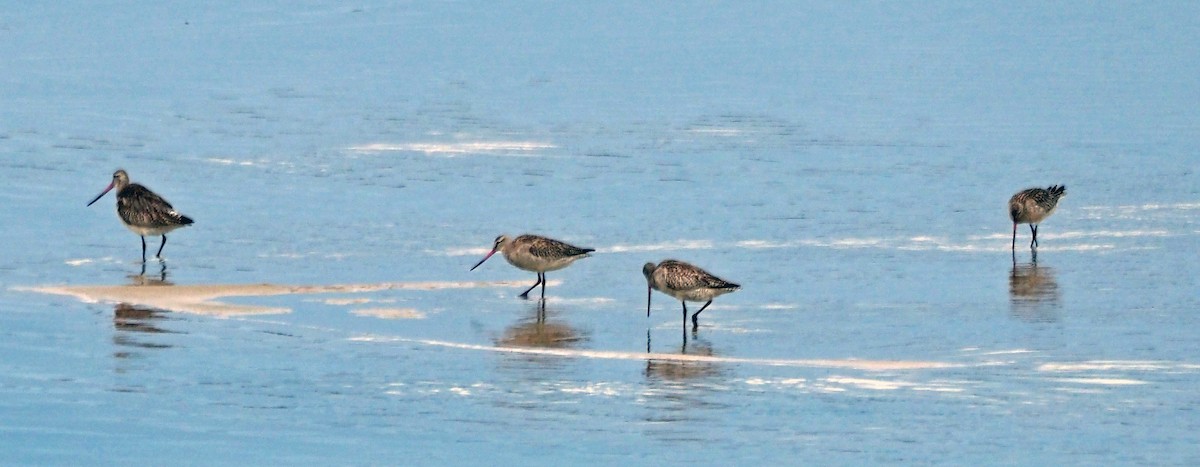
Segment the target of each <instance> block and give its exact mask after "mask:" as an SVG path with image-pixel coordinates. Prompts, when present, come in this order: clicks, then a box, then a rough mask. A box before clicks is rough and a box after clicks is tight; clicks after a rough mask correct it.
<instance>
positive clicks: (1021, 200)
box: [1008, 185, 1067, 252]
mask: <svg viewBox="0 0 1200 467" xmlns="http://www.w3.org/2000/svg"><path fill="white" fill-rule="evenodd" d="M1066 195H1067V187H1066V185H1061V186H1060V185H1052V186H1050V187H1048V188H1029V189H1025V190H1021V191H1020V192H1018V193H1017V194H1015V195H1013V196H1012V198H1010V199H1009V200H1008V217H1009V218H1011V219H1012V222H1013V236H1012V249H1013V251H1014V252H1015V251H1017V224H1029V230H1030V231H1031V232H1033V240H1032V241H1030V242H1029V248H1033V249H1037V244H1038V241H1037V229H1038V223H1039V222H1042V220H1044V219H1046V218H1047V217H1050V215H1051V214H1054V209H1055V208H1057V207H1058V200H1059V199H1062V197H1063V196H1066Z"/></svg>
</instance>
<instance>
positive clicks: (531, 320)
mask: <svg viewBox="0 0 1200 467" xmlns="http://www.w3.org/2000/svg"><path fill="white" fill-rule="evenodd" d="M535 308H536V310H535V311H534V316H531V317H527V318H523V319H521V320H520V321H518V322H517V324H514V325H512V326H509V327H508V329H505V330H504V335H503V336H501V337H500V338H499V339H497V340H496V344H497V345H499V346H502V347H542V348H551V349H564V348H572V347H574V346H575V345H576V344H579V343H580V342H584V341H586V340H587V338H586V337H585V336H584V335H583V334H581V333H580V332H579V331H577V330H576V329H575V328H572V327H571V326H569V325H567V324H566V323H562V322H554V321H548V320H547V319H546V314H547V313H546V307H545V302H540V303H539V304H538V305H537V306H536V307H535Z"/></svg>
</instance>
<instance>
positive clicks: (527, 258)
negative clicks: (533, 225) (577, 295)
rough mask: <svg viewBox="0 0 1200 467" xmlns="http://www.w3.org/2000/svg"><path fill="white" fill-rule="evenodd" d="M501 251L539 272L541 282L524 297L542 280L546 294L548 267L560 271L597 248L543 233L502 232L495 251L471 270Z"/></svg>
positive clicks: (510, 259) (520, 265) (519, 265)
mask: <svg viewBox="0 0 1200 467" xmlns="http://www.w3.org/2000/svg"><path fill="white" fill-rule="evenodd" d="M497 251H499V252H501V253H503V254H504V259H505V260H507V261H508V264H511V265H513V266H516V267H517V268H518V269H524V270H526V271H530V272H536V273H537V282H534V283H533V286H532V287H530V288H529V289H528V290H526V291H525V292H523V293H521V298H529V292H532V291H533V289H534V287H537V286H538V284H541V286H542V298H546V271H557V270H559V269H562V268H565V267H567V266H570V265H571V263H573V262H575V260H577V259H580V258H586V257H588V256H590V255H589V254H588V253H591V252H593V251H596V250H594V249H592V248H580V247H577V246H573V245H569V244H567V243H563V242H560V241H558V240H555V239H553V238H546V237H542V236H539V235H529V234H525V235H521V236H519V237H517V238H512V239H510V238H508V236H507V235H501V236H499V237H496V241H495V242H494V243H493V244H492V251H491V252H490V253H488V254H487V256H484V257H483V259H481V260H479V262H478V263H475V265H474V266H471V270H472V271H474V270H475V268H477V267H479V265H481V264H483V262H484V261H487V260H488V258H491V257H492V255H494V254H496V252H497Z"/></svg>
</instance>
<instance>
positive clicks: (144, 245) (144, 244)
mask: <svg viewBox="0 0 1200 467" xmlns="http://www.w3.org/2000/svg"><path fill="white" fill-rule="evenodd" d="M142 262H143V263H145V262H146V237H144V236H143V237H142Z"/></svg>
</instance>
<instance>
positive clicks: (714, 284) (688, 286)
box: [642, 259, 742, 338]
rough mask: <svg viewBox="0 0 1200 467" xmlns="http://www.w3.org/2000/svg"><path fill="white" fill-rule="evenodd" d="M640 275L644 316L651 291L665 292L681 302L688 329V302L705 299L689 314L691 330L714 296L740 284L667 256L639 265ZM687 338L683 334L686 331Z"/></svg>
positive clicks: (728, 291) (684, 325)
mask: <svg viewBox="0 0 1200 467" xmlns="http://www.w3.org/2000/svg"><path fill="white" fill-rule="evenodd" d="M642 275H643V276H646V284H647V287H646V317H647V318H649V317H650V295H651V293H653V292H652V291H653V290H657V291H659V292H662V293H665V294H667V295H670V296H672V297H675V299H676V300H679V302H680V303H681V304H683V329H684V332H685V333H686V332H687V313H688V310H687V302H688V301H693V302H705V303H704V306H702V307H700V309H699V310H697V311H696V314H693V315H692V329H693V330H694V329H696V328H697V327H699V326H700V322H699V319H698V318H697V317H698V316H700V312H701V311H704V309H705V308H708V306H709V305H711V304H712V301H713V299H714V298H716V297H718V296H721V295H724V294H727V293H730V292H733V291H735V290H737V289H740V288H741V287H742V286H740V285H737V284H734V283H733V282H729V281H727V280H724V279H721V278H720V277H717V276H714V275H712V274H709V272H708V271H705V270H703V269H700V268H698V267H696V266H693V265H691V264H688V263H685V262H683V261H679V260H674V259H667V260H663V262H661V263H658V265H657V266H655V265H654V263H646V265H645V266H642ZM685 338H686V334H685Z"/></svg>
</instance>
